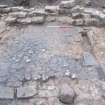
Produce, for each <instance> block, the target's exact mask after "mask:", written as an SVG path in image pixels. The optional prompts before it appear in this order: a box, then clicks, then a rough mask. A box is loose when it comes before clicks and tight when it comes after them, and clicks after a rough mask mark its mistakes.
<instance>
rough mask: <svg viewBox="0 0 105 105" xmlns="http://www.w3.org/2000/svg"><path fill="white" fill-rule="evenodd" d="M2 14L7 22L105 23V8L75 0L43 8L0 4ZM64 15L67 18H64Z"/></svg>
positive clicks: (95, 24)
mask: <svg viewBox="0 0 105 105" xmlns="http://www.w3.org/2000/svg"><path fill="white" fill-rule="evenodd" d="M0 16H1V19H4V21H5V22H6V23H7V24H11V23H17V24H41V23H45V22H49V21H61V22H63V23H68V24H72V25H77V26H104V25H105V9H103V10H98V9H95V8H87V7H83V6H79V5H77V4H76V2H75V0H71V1H61V2H60V3H59V5H56V6H45V8H42V9H35V8H29V9H27V8H24V7H20V6H17V7H8V6H6V5H0ZM64 16H65V18H62V17H64ZM4 17H5V18H4ZM49 17H50V18H49Z"/></svg>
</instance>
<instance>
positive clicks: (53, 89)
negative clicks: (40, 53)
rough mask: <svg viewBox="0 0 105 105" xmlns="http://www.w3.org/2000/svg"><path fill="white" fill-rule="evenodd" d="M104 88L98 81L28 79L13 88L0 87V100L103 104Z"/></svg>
mask: <svg viewBox="0 0 105 105" xmlns="http://www.w3.org/2000/svg"><path fill="white" fill-rule="evenodd" d="M104 90H105V84H104V83H103V82H100V81H95V80H94V81H88V80H71V79H70V78H68V77H64V78H53V79H49V80H48V81H46V82H41V81H31V82H30V81H29V82H26V83H25V84H24V85H23V86H21V87H17V88H15V89H14V88H11V87H0V100H1V99H3V100H11V101H12V100H14V99H15V100H16V101H14V103H15V104H17V105H23V103H24V105H65V104H66V105H99V104H100V105H104V103H105V99H104V97H105V91H104ZM46 99H47V100H46ZM24 100H27V101H26V102H27V104H26V103H25V101H24ZM2 105H4V104H2ZM9 105H13V104H9Z"/></svg>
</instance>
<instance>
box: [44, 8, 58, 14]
mask: <svg viewBox="0 0 105 105" xmlns="http://www.w3.org/2000/svg"><path fill="white" fill-rule="evenodd" d="M45 11H47V12H50V13H58V11H59V6H46V7H45Z"/></svg>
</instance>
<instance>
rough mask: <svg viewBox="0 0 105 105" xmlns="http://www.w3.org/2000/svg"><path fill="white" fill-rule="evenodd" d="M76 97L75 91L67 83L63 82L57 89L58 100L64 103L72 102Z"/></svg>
mask: <svg viewBox="0 0 105 105" xmlns="http://www.w3.org/2000/svg"><path fill="white" fill-rule="evenodd" d="M75 97H76V93H75V91H74V90H73V89H72V88H71V87H70V86H69V85H68V84H63V85H62V86H61V87H60V90H59V100H60V101H61V102H62V103H64V104H69V105H70V104H73V102H74V99H75Z"/></svg>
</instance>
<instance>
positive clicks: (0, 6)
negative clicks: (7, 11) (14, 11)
mask: <svg viewBox="0 0 105 105" xmlns="http://www.w3.org/2000/svg"><path fill="white" fill-rule="evenodd" d="M6 7H8V6H7V5H0V8H6Z"/></svg>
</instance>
